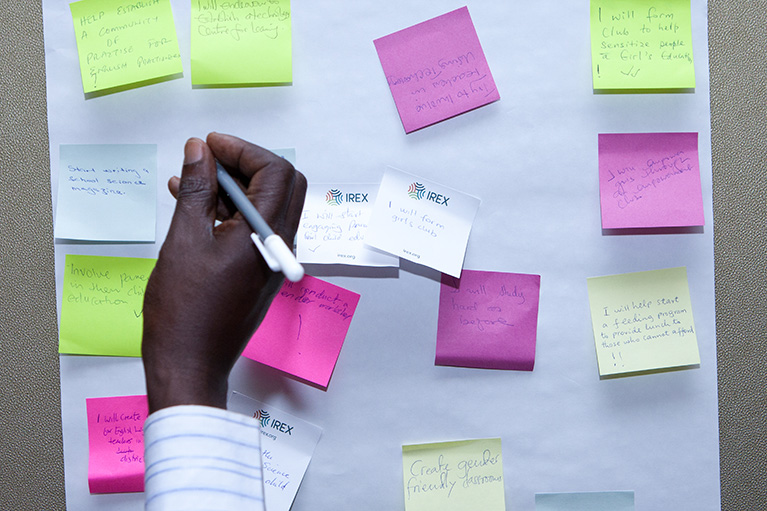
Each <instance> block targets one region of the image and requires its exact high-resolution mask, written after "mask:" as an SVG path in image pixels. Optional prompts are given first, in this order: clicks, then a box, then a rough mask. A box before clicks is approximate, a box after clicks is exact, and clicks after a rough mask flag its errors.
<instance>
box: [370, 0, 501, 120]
mask: <svg viewBox="0 0 767 511" xmlns="http://www.w3.org/2000/svg"><path fill="white" fill-rule="evenodd" d="M373 43H374V44H375V47H376V50H377V51H378V58H379V59H380V60H381V66H382V67H383V70H384V74H386V80H387V82H388V83H389V88H390V89H391V93H392V96H393V97H394V103H395V104H396V105H397V110H398V111H399V115H400V119H402V125H403V126H404V128H405V133H410V132H412V131H415V130H418V129H421V128H423V127H425V126H429V125H431V124H434V123H437V122H440V121H443V120H445V119H448V118H450V117H453V116H456V115H458V114H462V113H464V112H467V111H469V110H472V109H474V108H478V107H480V106H483V105H486V104H488V103H492V102H493V101H497V100H499V99H500V96H499V94H498V90H497V89H496V88H495V82H494V81H493V75H492V74H491V73H490V67H489V66H488V65H487V60H485V54H484V52H483V51H482V46H481V45H480V44H479V38H478V37H477V32H476V30H474V24H473V23H472V21H471V17H470V16H469V10H468V9H467V8H466V7H461V8H460V9H457V10H455V11H452V12H449V13H447V14H443V15H442V16H437V17H436V18H433V19H430V20H428V21H424V22H423V23H419V24H417V25H413V26H412V27H410V28H406V29H404V30H400V31H399V32H395V33H393V34H390V35H388V36H385V37H382V38H380V39H376V40H375V41H373Z"/></svg>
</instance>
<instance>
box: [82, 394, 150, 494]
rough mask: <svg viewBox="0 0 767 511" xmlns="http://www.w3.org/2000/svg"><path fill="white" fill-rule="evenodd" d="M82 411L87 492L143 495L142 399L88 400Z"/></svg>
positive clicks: (145, 413)
mask: <svg viewBox="0 0 767 511" xmlns="http://www.w3.org/2000/svg"><path fill="white" fill-rule="evenodd" d="M85 407H86V410H87V415H88V487H89V489H90V492H91V493H122V492H141V491H144V421H145V420H146V418H147V416H148V415H149V405H148V403H147V398H146V396H119V397H95V398H88V399H86V400H85Z"/></svg>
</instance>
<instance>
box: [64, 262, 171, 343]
mask: <svg viewBox="0 0 767 511" xmlns="http://www.w3.org/2000/svg"><path fill="white" fill-rule="evenodd" d="M155 262H156V259H138V258H132V257H104V256H87V255H76V254H67V256H66V259H65V262H64V284H63V292H62V297H61V325H60V327H59V352H60V353H68V354H74V355H114V356H122V357H140V356H141V333H142V327H143V312H144V311H143V307H144V291H145V290H146V284H147V281H148V280H149V275H150V274H151V273H152V269H153V268H154V265H155Z"/></svg>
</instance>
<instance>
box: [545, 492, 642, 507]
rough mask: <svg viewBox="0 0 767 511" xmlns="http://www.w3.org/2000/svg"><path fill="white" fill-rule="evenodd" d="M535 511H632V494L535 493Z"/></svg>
mask: <svg viewBox="0 0 767 511" xmlns="http://www.w3.org/2000/svg"><path fill="white" fill-rule="evenodd" d="M535 511H634V492H633V491H593V492H573V493H536V494H535Z"/></svg>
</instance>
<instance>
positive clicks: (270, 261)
mask: <svg viewBox="0 0 767 511" xmlns="http://www.w3.org/2000/svg"><path fill="white" fill-rule="evenodd" d="M250 239H252V240H253V244H255V245H256V248H257V249H258V251H259V252H261V255H262V256H263V258H264V261H266V264H267V265H268V266H269V269H270V270H272V271H273V272H278V271H280V269H281V268H280V263H279V261H277V259H275V258H274V256H273V255H272V253H271V252H269V250H267V248H266V247H265V246H264V242H263V241H261V238H260V237H259V236H258V234H256V233H255V232H252V233H250Z"/></svg>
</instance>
